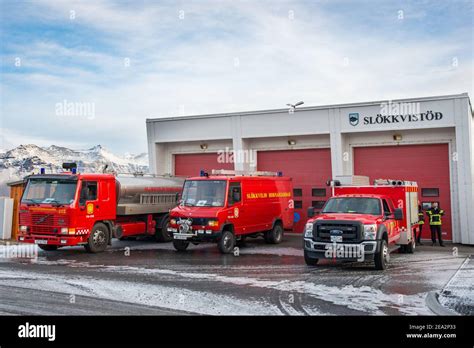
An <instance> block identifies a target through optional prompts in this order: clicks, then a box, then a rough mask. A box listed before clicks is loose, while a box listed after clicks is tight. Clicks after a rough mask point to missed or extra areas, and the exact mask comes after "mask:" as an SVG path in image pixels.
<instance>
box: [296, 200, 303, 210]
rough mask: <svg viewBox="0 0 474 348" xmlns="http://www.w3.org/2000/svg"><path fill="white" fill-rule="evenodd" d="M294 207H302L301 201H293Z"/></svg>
mask: <svg viewBox="0 0 474 348" xmlns="http://www.w3.org/2000/svg"><path fill="white" fill-rule="evenodd" d="M295 209H303V201H295Z"/></svg>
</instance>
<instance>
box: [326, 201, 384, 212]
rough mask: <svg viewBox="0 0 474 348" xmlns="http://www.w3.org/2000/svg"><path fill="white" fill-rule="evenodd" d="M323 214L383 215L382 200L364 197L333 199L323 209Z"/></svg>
mask: <svg viewBox="0 0 474 348" xmlns="http://www.w3.org/2000/svg"><path fill="white" fill-rule="evenodd" d="M323 213H346V214H369V215H381V214H382V212H381V207H380V200H379V199H377V198H364V197H335V198H331V199H330V200H329V201H328V202H327V203H326V206H325V207H324V209H323Z"/></svg>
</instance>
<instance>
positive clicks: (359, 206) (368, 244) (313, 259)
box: [303, 180, 418, 270]
mask: <svg viewBox="0 0 474 348" xmlns="http://www.w3.org/2000/svg"><path fill="white" fill-rule="evenodd" d="M416 209H417V187H416V183H413V182H404V181H400V180H388V181H386V182H384V181H379V184H377V185H346V186H340V185H339V186H335V187H333V196H332V197H331V198H330V199H329V200H328V201H327V202H326V204H325V206H324V207H323V209H322V210H321V212H320V213H319V214H315V212H314V210H313V209H312V208H310V209H309V210H308V215H309V216H310V219H309V220H308V221H307V223H306V226H305V232H304V241H303V248H304V256H305V261H306V263H307V264H308V265H316V264H317V263H318V261H319V259H334V260H343V261H359V262H361V261H373V262H374V265H375V268H376V269H380V270H383V269H385V268H386V267H387V264H388V262H389V260H390V251H392V250H395V249H401V250H402V251H405V252H409V253H412V252H413V250H414V248H415V238H414V236H415V232H414V230H415V229H416V228H417V227H418V225H417V223H418V221H417V218H415V214H416Z"/></svg>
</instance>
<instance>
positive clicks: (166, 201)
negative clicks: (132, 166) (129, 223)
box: [116, 176, 184, 215]
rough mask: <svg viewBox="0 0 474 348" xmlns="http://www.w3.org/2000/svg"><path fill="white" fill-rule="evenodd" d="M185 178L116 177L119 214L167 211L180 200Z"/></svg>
mask: <svg viewBox="0 0 474 348" xmlns="http://www.w3.org/2000/svg"><path fill="white" fill-rule="evenodd" d="M183 184H184V178H179V177H167V176H137V177H126V176H117V177H116V192H117V215H137V214H155V213H167V212H168V211H169V210H170V209H172V208H174V207H175V206H176V204H177V202H178V197H179V194H180V193H181V190H182V189H183Z"/></svg>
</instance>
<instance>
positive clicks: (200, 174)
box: [199, 169, 209, 177]
mask: <svg viewBox="0 0 474 348" xmlns="http://www.w3.org/2000/svg"><path fill="white" fill-rule="evenodd" d="M199 176H205V177H208V176H209V174H208V173H206V171H205V170H204V169H201V171H200V172H199Z"/></svg>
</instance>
